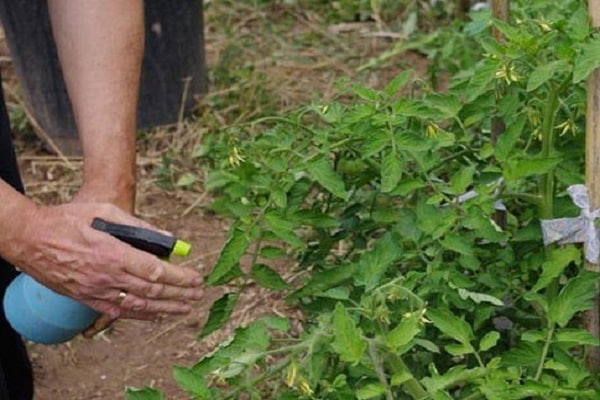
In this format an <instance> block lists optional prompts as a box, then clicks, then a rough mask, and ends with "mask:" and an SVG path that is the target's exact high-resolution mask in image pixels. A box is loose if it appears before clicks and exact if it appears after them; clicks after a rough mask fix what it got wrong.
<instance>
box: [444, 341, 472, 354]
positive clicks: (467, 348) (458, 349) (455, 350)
mask: <svg viewBox="0 0 600 400" xmlns="http://www.w3.org/2000/svg"><path fill="white" fill-rule="evenodd" d="M444 350H446V352H448V354H450V355H451V356H454V357H458V356H464V355H466V354H472V353H474V352H475V349H474V348H473V346H471V345H470V344H463V343H452V344H448V345H446V346H444Z"/></svg>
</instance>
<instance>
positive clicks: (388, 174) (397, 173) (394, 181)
mask: <svg viewBox="0 0 600 400" xmlns="http://www.w3.org/2000/svg"><path fill="white" fill-rule="evenodd" d="M400 178H402V164H401V163H400V160H399V159H398V156H397V155H396V152H395V151H392V150H390V151H387V152H386V153H385V154H384V155H383V160H382V161H381V191H382V192H383V193H389V192H391V191H392V190H394V188H395V187H396V186H397V185H398V182H400Z"/></svg>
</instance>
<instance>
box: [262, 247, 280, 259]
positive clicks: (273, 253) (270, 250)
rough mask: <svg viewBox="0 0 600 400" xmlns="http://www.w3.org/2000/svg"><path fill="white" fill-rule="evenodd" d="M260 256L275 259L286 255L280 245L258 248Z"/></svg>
mask: <svg viewBox="0 0 600 400" xmlns="http://www.w3.org/2000/svg"><path fill="white" fill-rule="evenodd" d="M260 256H261V257H264V258H266V259H267V260H276V259H278V258H283V257H285V256H286V253H285V250H283V249H282V248H280V247H274V246H264V247H262V248H261V249H260Z"/></svg>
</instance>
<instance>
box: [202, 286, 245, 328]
mask: <svg viewBox="0 0 600 400" xmlns="http://www.w3.org/2000/svg"><path fill="white" fill-rule="evenodd" d="M237 300H238V294H237V293H234V292H232V293H227V294H225V295H223V296H221V298H219V299H218V300H217V301H215V302H214V303H213V305H212V307H211V308H210V311H209V314H208V320H207V321H206V322H205V323H204V326H203V327H202V330H201V331H200V334H199V335H198V339H202V338H203V337H205V336H208V335H210V334H211V333H213V332H214V331H216V330H218V329H219V328H221V327H222V326H223V325H224V324H225V323H226V322H227V321H228V320H229V317H230V316H231V313H232V312H233V309H234V307H235V305H236V303H237Z"/></svg>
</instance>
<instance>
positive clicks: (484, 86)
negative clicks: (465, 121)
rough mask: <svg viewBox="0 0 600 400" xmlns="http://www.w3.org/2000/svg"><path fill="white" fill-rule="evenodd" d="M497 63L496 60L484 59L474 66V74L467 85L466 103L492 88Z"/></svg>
mask: <svg viewBox="0 0 600 400" xmlns="http://www.w3.org/2000/svg"><path fill="white" fill-rule="evenodd" d="M497 64H498V62H491V61H490V60H485V62H482V63H480V64H478V65H477V66H476V67H475V74H474V75H473V77H472V78H471V80H470V81H469V86H468V87H467V90H466V94H467V98H466V99H465V102H466V103H472V102H473V101H474V100H475V99H477V98H478V97H479V96H481V95H482V94H484V93H485V92H487V91H489V90H492V88H493V85H492V83H493V82H494V81H495V79H496V69H497V68H498V65H497Z"/></svg>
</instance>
